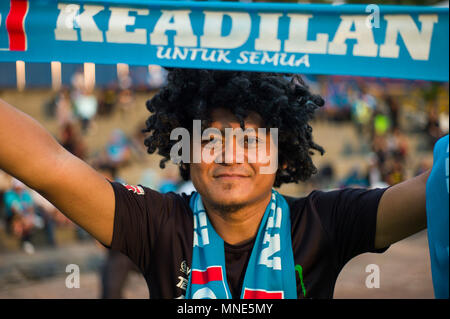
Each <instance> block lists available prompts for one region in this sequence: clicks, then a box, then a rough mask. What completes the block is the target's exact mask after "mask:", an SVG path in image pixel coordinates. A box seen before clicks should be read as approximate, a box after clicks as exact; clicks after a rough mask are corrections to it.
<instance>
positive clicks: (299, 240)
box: [111, 183, 386, 299]
mask: <svg viewBox="0 0 450 319" xmlns="http://www.w3.org/2000/svg"><path fill="white" fill-rule="evenodd" d="M112 185H113V188H114V193H115V198H116V208H115V218H114V232H113V239H112V243H111V248H112V249H115V250H119V251H121V252H122V253H124V254H125V255H127V256H128V257H129V258H130V259H131V260H132V261H133V262H134V263H135V264H136V265H137V266H138V267H139V269H140V270H141V272H142V274H143V275H144V278H145V280H146V281H147V285H148V286H149V291H150V297H151V298H180V297H181V298H183V297H184V295H185V293H186V287H187V282H188V278H189V272H190V266H191V261H192V243H193V217H192V214H193V213H192V210H191V209H190V207H189V199H190V195H186V194H184V193H183V194H181V195H179V194H175V193H172V192H171V193H166V194H161V193H159V192H156V191H154V190H152V189H149V188H146V187H141V186H138V187H136V186H131V187H130V186H127V187H125V186H124V185H122V184H120V183H112ZM384 191H385V189H375V190H366V189H343V190H336V191H330V192H322V191H313V192H311V193H310V194H309V195H308V196H307V197H304V198H293V197H288V196H284V197H285V199H286V200H287V202H288V204H289V207H290V215H291V228H292V232H291V235H292V248H293V253H294V264H295V265H296V266H297V267H296V268H297V271H296V272H295V274H296V284H297V296H298V298H322V299H324V298H326V299H328V298H333V291H334V286H335V283H336V279H337V277H338V275H339V272H340V271H341V269H342V268H343V267H344V265H345V264H346V263H347V262H348V261H349V260H350V259H351V258H353V257H355V256H357V255H359V254H361V253H365V252H383V251H385V250H386V248H385V249H381V250H378V251H376V250H375V249H374V241H375V230H376V218H377V209H378V203H379V201H380V198H381V196H382V194H383V192H384ZM253 243H254V240H253V241H250V242H247V243H245V244H242V245H238V246H233V245H229V244H227V243H225V260H226V265H225V268H226V277H227V281H228V285H229V288H230V291H231V294H232V296H233V298H239V297H240V292H241V289H242V282H243V280H244V275H245V269H246V267H247V263H248V260H249V258H250V254H251V251H252V248H253ZM299 266H301V270H302V276H301V277H300V271H298V269H299V268H300V267H299Z"/></svg>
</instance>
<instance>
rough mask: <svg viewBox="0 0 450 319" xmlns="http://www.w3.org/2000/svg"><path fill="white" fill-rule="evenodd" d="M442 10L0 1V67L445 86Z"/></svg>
mask: <svg viewBox="0 0 450 319" xmlns="http://www.w3.org/2000/svg"><path fill="white" fill-rule="evenodd" d="M448 13H449V9H448V8H437V7H422V6H421V7H418V6H417V7H416V6H388V5H374V4H371V5H367V6H366V5H336V6H334V5H318V4H279V3H236V2H187V1H152V2H149V1H145V0H130V1H126V0H110V1H93V0H85V1H48V0H33V1H25V0H11V1H1V3H0V61H17V60H22V61H26V62H49V61H60V62H63V63H82V62H93V63H101V64H115V63H127V64H131V65H149V64H158V65H161V66H165V67H186V68H209V69H225V70H247V71H271V72H286V73H311V74H330V75H333V74H338V75H357V76H371V77H390V78H404V79H421V80H433V81H448V73H449V65H448V58H449V32H448V31H449V20H448Z"/></svg>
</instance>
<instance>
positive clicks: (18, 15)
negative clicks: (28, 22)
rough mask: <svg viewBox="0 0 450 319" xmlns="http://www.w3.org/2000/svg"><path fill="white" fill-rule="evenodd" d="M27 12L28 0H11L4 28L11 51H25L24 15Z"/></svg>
mask: <svg viewBox="0 0 450 319" xmlns="http://www.w3.org/2000/svg"><path fill="white" fill-rule="evenodd" d="M27 12H28V1H25V0H11V7H10V10H9V13H8V16H7V17H6V30H8V35H9V49H10V50H11V51H25V50H26V49H27V36H26V34H25V17H26V16H27Z"/></svg>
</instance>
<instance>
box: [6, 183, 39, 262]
mask: <svg viewBox="0 0 450 319" xmlns="http://www.w3.org/2000/svg"><path fill="white" fill-rule="evenodd" d="M3 200H4V202H5V208H6V223H7V230H8V232H9V233H10V234H12V235H14V236H15V237H17V238H19V239H20V242H21V246H22V248H23V250H24V251H25V252H26V253H28V254H32V253H34V251H35V249H34V246H33V244H32V243H31V236H32V233H33V230H34V228H35V227H37V228H40V229H42V228H43V227H44V221H43V219H42V218H41V217H39V216H38V215H37V214H36V212H35V206H34V201H33V198H32V196H31V193H30V191H29V190H28V189H27V187H26V186H25V184H23V183H22V182H21V181H19V180H17V179H15V178H13V180H12V183H11V189H9V190H7V191H6V192H5V193H4V194H3Z"/></svg>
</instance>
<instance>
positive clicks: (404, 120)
mask: <svg viewBox="0 0 450 319" xmlns="http://www.w3.org/2000/svg"><path fill="white" fill-rule="evenodd" d="M308 80H309V81H308V82H309V85H311V87H313V88H316V90H317V91H318V93H320V94H321V95H322V96H323V97H324V98H325V101H326V104H325V106H324V107H323V108H322V109H321V110H320V111H319V112H318V118H319V120H320V121H326V122H329V123H330V124H335V125H339V124H342V123H351V124H352V126H353V127H354V130H355V134H356V136H357V139H358V145H353V144H351V143H349V142H348V141H340V144H342V152H341V153H342V157H343V158H346V157H349V156H354V155H359V156H362V157H363V158H364V159H365V161H363V162H361V163H360V164H358V165H356V166H355V167H353V168H351V169H350V170H349V172H348V173H347V175H346V176H345V177H344V178H340V179H339V178H337V177H336V172H335V167H334V165H333V163H332V162H328V163H326V164H324V165H322V166H321V167H319V169H318V174H317V175H315V176H314V177H313V178H312V179H311V182H310V187H311V189H312V188H321V189H334V188H342V187H371V188H376V187H386V186H389V185H394V184H397V183H400V182H402V181H403V180H405V179H407V178H410V177H413V176H416V175H418V174H420V173H422V172H424V171H426V170H427V169H429V168H431V165H432V162H431V161H430V160H427V159H426V156H423V160H421V161H419V163H417V164H413V161H411V159H412V157H414V156H417V155H419V156H420V155H427V154H430V153H431V152H432V150H433V147H434V144H435V142H436V141H437V140H438V139H439V138H440V137H442V136H443V135H445V134H448V132H449V88H448V82H446V83H436V82H426V81H406V80H405V81H402V80H393V79H378V78H358V77H346V76H323V77H309V78H308ZM411 137H412V138H415V140H417V141H418V142H417V143H416V144H415V145H414V146H413V145H411V143H410V141H411ZM411 165H415V167H412V168H410V167H409V166H411ZM407 168H409V170H410V171H412V172H411V173H410V174H409V176H408V173H407Z"/></svg>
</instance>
